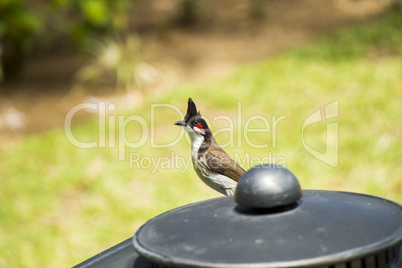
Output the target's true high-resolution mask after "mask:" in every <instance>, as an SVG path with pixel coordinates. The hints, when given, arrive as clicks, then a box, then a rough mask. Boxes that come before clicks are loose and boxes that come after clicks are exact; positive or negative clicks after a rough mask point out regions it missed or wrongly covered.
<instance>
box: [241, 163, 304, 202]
mask: <svg viewBox="0 0 402 268" xmlns="http://www.w3.org/2000/svg"><path fill="white" fill-rule="evenodd" d="M301 197H302V190H301V188H300V184H299V182H298V181H297V179H296V177H295V176H294V175H293V174H292V173H291V172H290V171H289V170H288V169H286V168H284V167H282V166H279V165H276V164H263V165H259V166H256V167H253V168H251V169H250V170H248V171H247V172H246V173H244V175H243V176H242V177H241V178H240V180H239V183H238V184H237V188H236V193H235V196H234V200H235V201H236V203H238V204H239V205H242V206H245V207H251V208H274V207H280V206H286V205H291V204H293V203H295V202H296V201H297V200H299V199H300V198H301Z"/></svg>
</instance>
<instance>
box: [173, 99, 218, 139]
mask: <svg viewBox="0 0 402 268" xmlns="http://www.w3.org/2000/svg"><path fill="white" fill-rule="evenodd" d="M174 124H175V125H177V126H183V127H187V128H189V129H191V130H193V131H194V132H195V133H197V134H200V135H206V134H207V133H210V130H209V127H208V125H207V122H205V120H204V119H202V117H201V114H200V112H197V107H196V106H195V103H194V102H193V100H192V99H191V98H189V99H188V107H187V113H186V115H185V116H184V120H183V121H177V122H176V123H174Z"/></svg>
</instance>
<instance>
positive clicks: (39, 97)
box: [0, 0, 389, 144]
mask: <svg viewBox="0 0 402 268" xmlns="http://www.w3.org/2000/svg"><path fill="white" fill-rule="evenodd" d="M257 1H259V2H257ZM175 3H176V2H175V1H169V0H163V1H148V0H141V1H137V2H136V6H135V7H134V8H133V12H132V19H131V20H130V29H131V31H132V32H133V33H137V34H138V35H139V37H140V38H141V39H142V44H143V48H142V49H143V51H145V52H147V50H149V51H151V50H152V53H154V54H156V55H163V56H164V57H166V56H167V57H168V58H169V59H170V60H169V61H166V62H165V63H166V64H165V65H166V66H165V67H166V68H165V70H166V72H168V73H170V74H174V75H172V76H171V77H172V79H170V82H169V83H165V84H164V85H158V86H154V87H153V88H152V87H151V88H148V89H147V90H146V92H145V93H144V94H145V95H144V97H147V96H149V95H152V94H160V93H161V91H166V90H169V89H170V88H172V86H174V85H175V84H178V83H180V82H183V81H194V82H196V83H201V84H202V83H208V82H209V81H211V80H212V79H215V78H217V77H221V76H224V75H225V74H228V73H229V72H230V71H231V70H233V69H234V68H235V67H236V66H239V65H241V64H244V63H248V62H253V61H258V60H261V59H265V58H268V57H271V56H273V55H275V54H278V53H280V52H282V51H285V50H287V49H289V48H291V47H293V46H297V45H300V44H303V43H308V42H311V41H312V40H314V39H316V38H318V37H320V36H322V35H325V34H328V33H331V32H333V31H336V30H339V29H341V28H346V27H349V26H352V25H356V24H363V23H365V22H368V21H370V20H372V19H373V18H375V17H376V16H378V15H380V14H381V13H382V12H384V10H385V9H386V8H387V6H388V5H389V1H385V0H383V1H381V0H354V1H353V0H327V1H322V0H298V1H296V0H271V1H260V0H250V1H241V0H226V1H219V2H218V3H215V2H214V1H206V0H205V1H203V2H202V5H201V6H200V7H199V9H200V10H201V11H200V12H201V13H202V14H201V15H200V16H199V19H198V20H197V21H196V22H195V23H194V24H193V25H191V26H188V27H183V26H178V25H177V24H176V23H174V21H175V19H176V17H177V14H176V13H175V12H176V10H177V9H176V8H175V5H176V4H175ZM253 12H254V13H253ZM250 14H254V15H250ZM256 16H257V17H258V18H257V19H256V18H255V17H256ZM71 51H72V50H65V49H63V50H62V51H52V52H51V53H43V52H42V53H37V54H36V55H32V56H31V57H30V58H29V59H28V60H27V62H26V65H25V68H24V70H23V72H22V74H21V77H20V78H19V80H18V81H16V82H13V83H11V84H7V85H3V86H1V87H0V144H1V143H3V142H7V141H12V140H16V139H18V138H19V137H22V136H24V135H30V134H34V133H40V132H44V131H47V130H49V129H54V128H60V127H63V125H64V119H65V116H66V114H67V112H68V111H69V110H70V109H71V108H72V107H74V106H75V105H77V104H79V103H82V102H84V101H88V100H90V99H91V98H92V99H93V98H108V99H112V100H113V102H114V103H115V104H117V107H119V106H118V102H119V101H118V100H121V99H122V98H123V95H124V94H123V93H121V92H120V91H116V90H115V87H113V86H109V87H107V86H106V87H105V86H103V87H101V88H99V89H94V88H91V89H85V88H83V87H79V90H78V89H77V88H78V87H77V86H76V85H75V84H74V79H73V78H74V77H75V75H76V73H77V70H79V68H80V67H81V66H83V65H85V64H87V63H88V62H89V61H90V60H91V55H90V53H81V54H78V53H73V52H71ZM91 96H92V97H91ZM90 116H91V115H90V114H84V113H80V116H79V117H78V118H75V119H76V120H85V119H86V118H88V117H90Z"/></svg>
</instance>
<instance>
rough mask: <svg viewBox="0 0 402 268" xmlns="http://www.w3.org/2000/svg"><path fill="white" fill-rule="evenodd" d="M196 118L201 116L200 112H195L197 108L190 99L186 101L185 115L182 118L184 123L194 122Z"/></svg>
mask: <svg viewBox="0 0 402 268" xmlns="http://www.w3.org/2000/svg"><path fill="white" fill-rule="evenodd" d="M197 116H201V115H200V112H197V107H196V106H195V103H194V102H193V100H192V99H191V98H189V99H188V107H187V114H186V116H185V117H184V122H186V123H187V122H189V121H190V120H194V119H195V118H196V117H197Z"/></svg>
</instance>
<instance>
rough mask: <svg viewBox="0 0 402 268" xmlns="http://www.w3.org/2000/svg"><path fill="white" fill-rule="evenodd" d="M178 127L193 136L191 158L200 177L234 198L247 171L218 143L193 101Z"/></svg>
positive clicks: (190, 102)
mask: <svg viewBox="0 0 402 268" xmlns="http://www.w3.org/2000/svg"><path fill="white" fill-rule="evenodd" d="M174 124H175V125H177V126H182V127H184V129H185V130H186V132H187V133H188V135H189V136H190V140H191V158H192V162H193V166H194V170H195V172H196V173H197V175H198V177H200V179H201V180H202V181H203V182H204V183H205V184H206V185H208V186H209V187H211V188H212V189H214V190H216V191H218V192H220V193H222V194H224V195H227V196H231V195H234V193H235V190H236V186H237V182H238V181H239V179H240V177H241V176H242V175H243V174H244V173H245V172H246V171H245V170H244V169H243V168H242V167H241V166H240V165H239V164H238V163H236V161H234V160H233V159H232V158H231V157H230V156H229V155H228V154H227V153H226V152H225V151H224V150H223V149H222V148H221V147H220V146H219V145H218V144H217V143H216V141H215V138H214V137H213V135H212V133H211V129H210V128H209V127H208V125H207V123H206V122H205V120H204V119H203V118H202V116H201V114H200V112H197V107H196V105H195V103H194V102H193V100H192V99H191V98H189V99H188V106H187V113H186V115H185V117H184V119H183V121H177V122H175V123H174Z"/></svg>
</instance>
